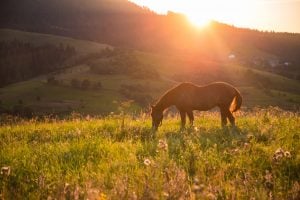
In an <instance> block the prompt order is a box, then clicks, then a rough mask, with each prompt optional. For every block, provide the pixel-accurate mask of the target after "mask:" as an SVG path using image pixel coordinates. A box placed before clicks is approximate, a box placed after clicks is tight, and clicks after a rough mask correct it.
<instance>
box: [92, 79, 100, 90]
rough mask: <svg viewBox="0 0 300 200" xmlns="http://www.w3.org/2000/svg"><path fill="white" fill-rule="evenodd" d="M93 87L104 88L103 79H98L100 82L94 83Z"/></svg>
mask: <svg viewBox="0 0 300 200" xmlns="http://www.w3.org/2000/svg"><path fill="white" fill-rule="evenodd" d="M93 87H94V89H102V83H101V81H98V82H96V83H94V85H93Z"/></svg>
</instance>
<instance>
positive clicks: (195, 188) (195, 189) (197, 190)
mask: <svg viewBox="0 0 300 200" xmlns="http://www.w3.org/2000/svg"><path fill="white" fill-rule="evenodd" d="M203 190H204V185H203V184H200V185H198V184H196V183H195V184H193V185H192V191H193V192H194V193H200V192H202V191H203Z"/></svg>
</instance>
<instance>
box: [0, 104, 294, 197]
mask: <svg viewBox="0 0 300 200" xmlns="http://www.w3.org/2000/svg"><path fill="white" fill-rule="evenodd" d="M236 116H237V120H236V121H237V127H238V128H232V127H226V128H224V129H222V128H221V126H220V117H219V113H217V112H201V113H197V116H196V120H195V124H194V126H193V127H187V128H186V129H182V130H181V129H180V120H179V117H178V116H177V115H175V116H171V115H169V116H166V117H165V119H164V120H163V124H162V126H161V127H160V128H159V130H158V132H156V133H153V132H152V131H151V120H150V116H149V115H147V114H143V113H141V114H138V115H137V114H136V115H129V114H128V115H127V114H113V113H112V114H110V115H108V116H106V117H90V116H81V115H77V114H73V115H70V116H68V117H66V118H64V119H58V118H54V117H45V118H43V119H26V120H24V119H19V118H15V117H8V116H6V117H2V118H1V123H2V124H1V126H0V146H1V148H0V167H1V174H0V199H299V198H300V181H299V180H300V154H299V152H300V142H299V141H300V140H299V137H300V116H299V113H295V112H288V111H284V110H281V109H279V108H268V109H253V110H252V111H247V112H238V113H236Z"/></svg>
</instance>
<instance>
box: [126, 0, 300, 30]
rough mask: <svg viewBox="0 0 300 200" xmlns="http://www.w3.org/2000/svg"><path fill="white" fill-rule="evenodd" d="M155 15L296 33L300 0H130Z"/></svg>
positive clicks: (196, 21) (198, 22)
mask: <svg viewBox="0 0 300 200" xmlns="http://www.w3.org/2000/svg"><path fill="white" fill-rule="evenodd" d="M130 1H132V2H135V3H137V4H139V5H142V6H145V7H148V8H149V9H150V10H153V11H155V12H157V13H159V14H166V13H167V12H168V11H173V12H180V13H183V14H185V15H186V16H187V17H188V18H189V19H190V21H191V22H192V23H193V24H195V25H198V26H203V25H205V24H206V23H207V22H208V21H209V20H217V21H220V22H223V23H227V24H230V25H234V26H237V27H245V28H252V29H258V30H267V31H277V32H296V33H300V0H130Z"/></svg>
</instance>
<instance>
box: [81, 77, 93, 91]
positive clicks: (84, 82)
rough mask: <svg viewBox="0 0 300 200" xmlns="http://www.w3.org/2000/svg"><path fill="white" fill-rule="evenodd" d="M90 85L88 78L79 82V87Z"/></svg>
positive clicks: (83, 87) (86, 87)
mask: <svg viewBox="0 0 300 200" xmlns="http://www.w3.org/2000/svg"><path fill="white" fill-rule="evenodd" d="M90 86H91V82H90V81H89V80H88V79H84V80H83V81H82V82H81V89H89V88H90Z"/></svg>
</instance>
